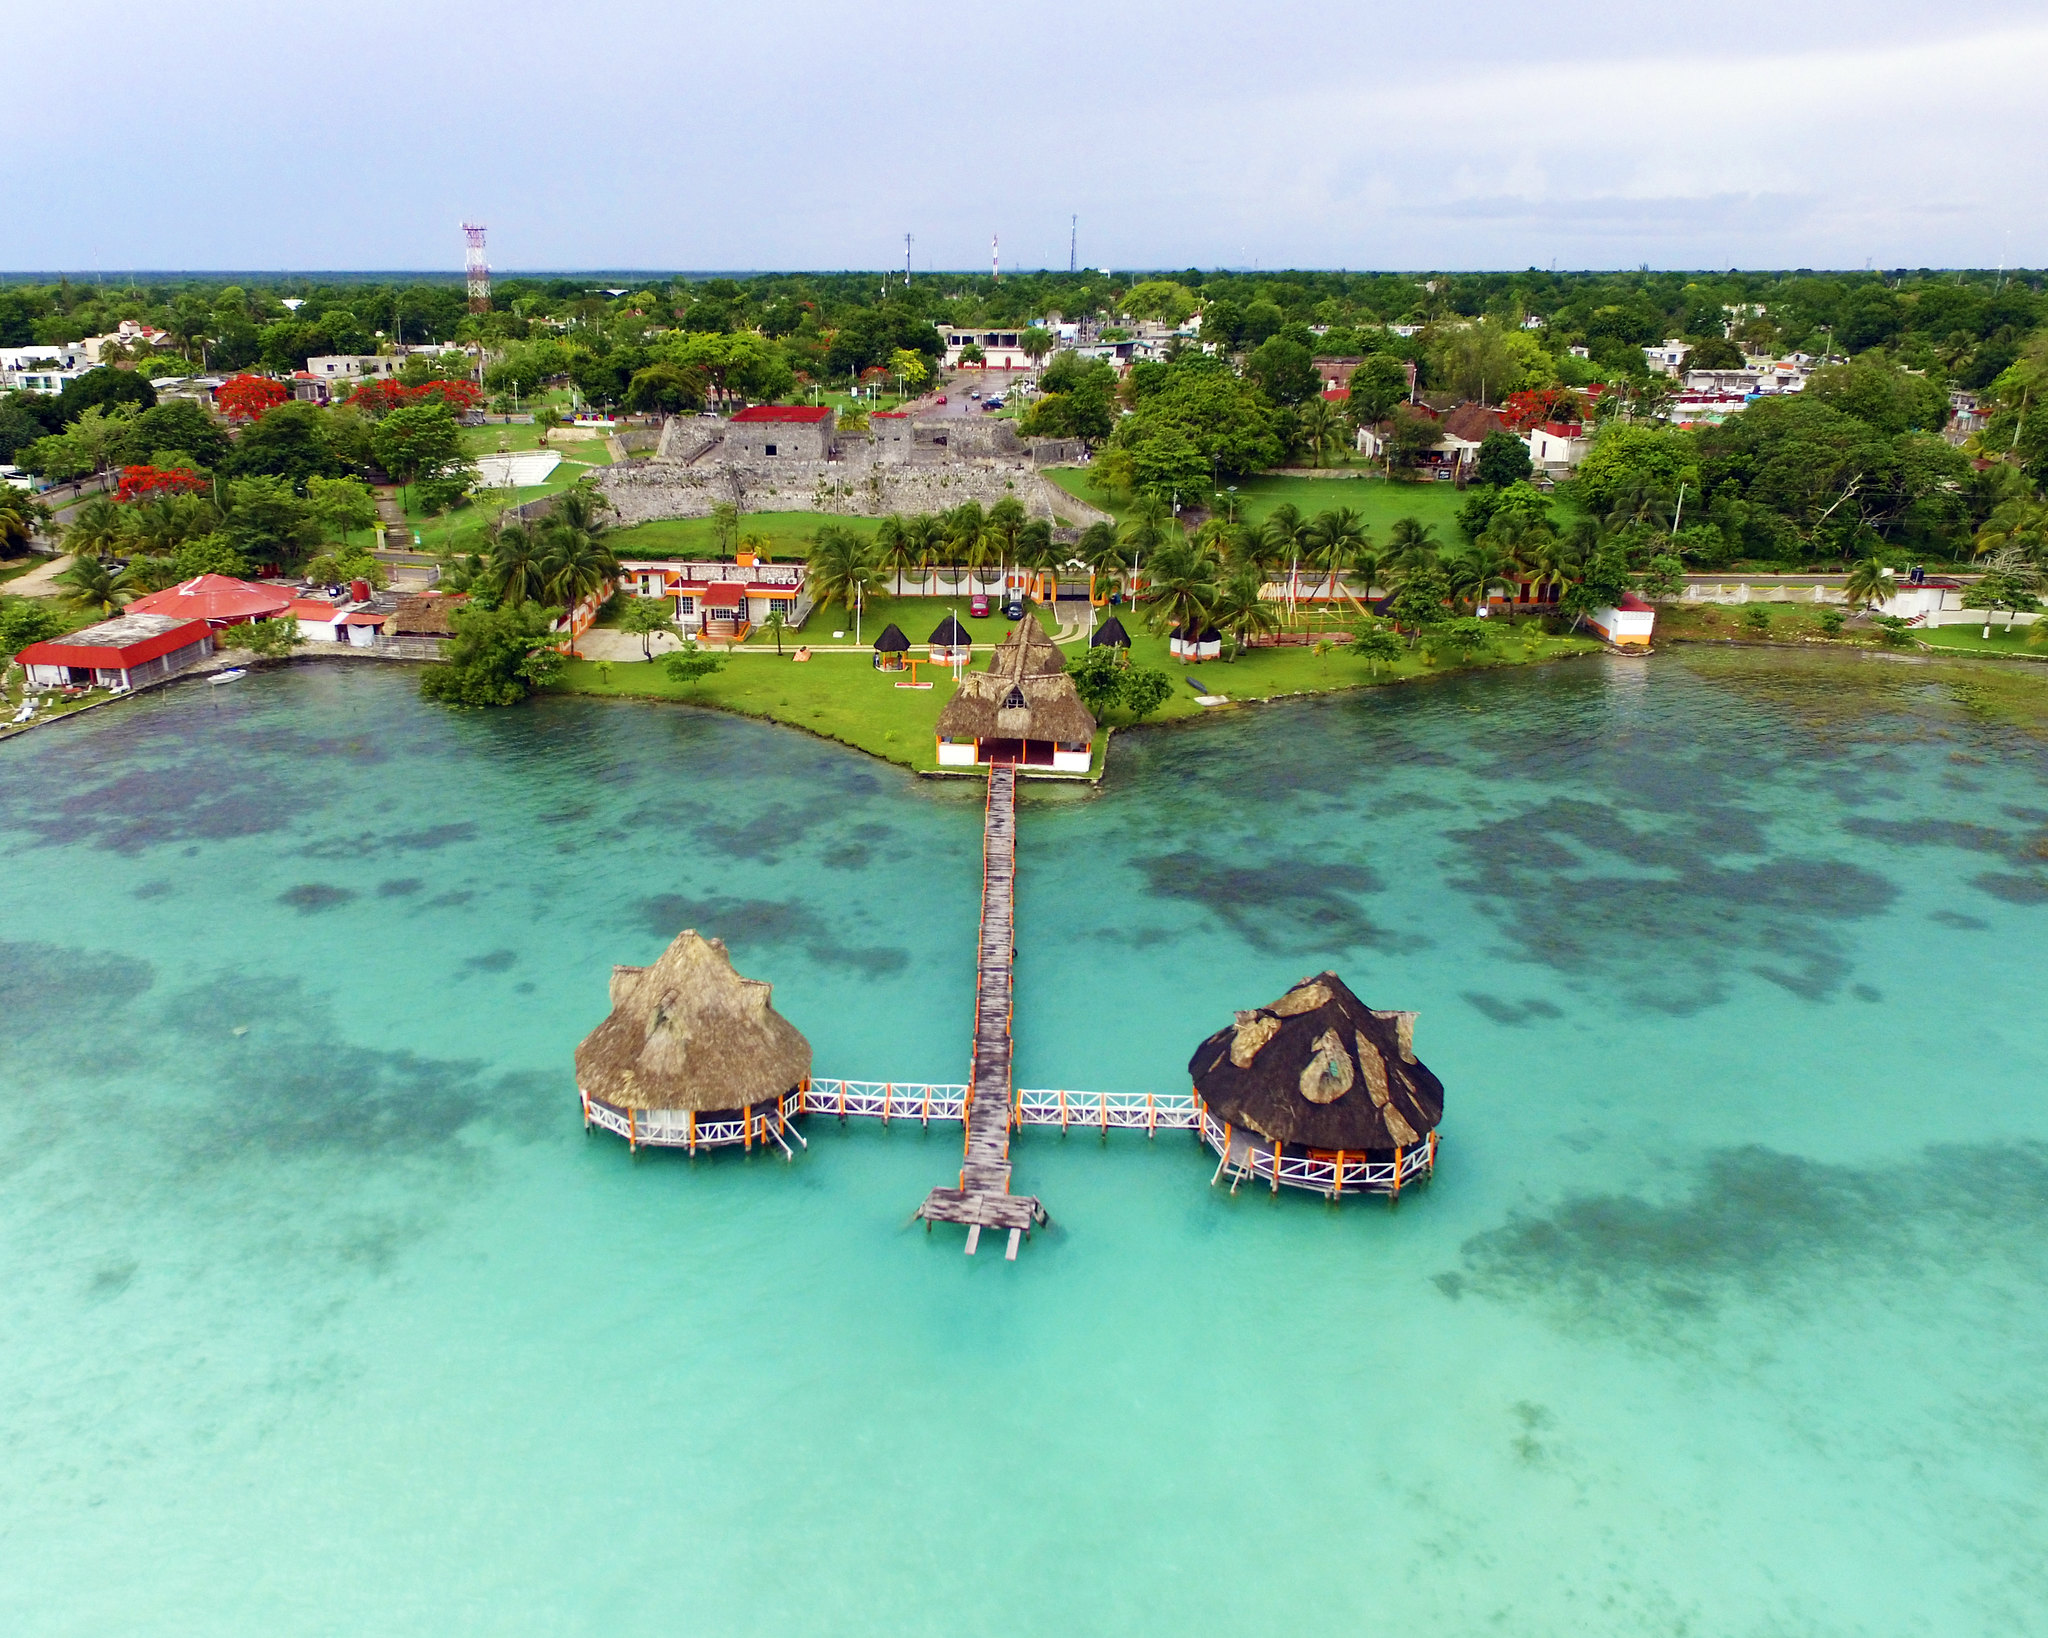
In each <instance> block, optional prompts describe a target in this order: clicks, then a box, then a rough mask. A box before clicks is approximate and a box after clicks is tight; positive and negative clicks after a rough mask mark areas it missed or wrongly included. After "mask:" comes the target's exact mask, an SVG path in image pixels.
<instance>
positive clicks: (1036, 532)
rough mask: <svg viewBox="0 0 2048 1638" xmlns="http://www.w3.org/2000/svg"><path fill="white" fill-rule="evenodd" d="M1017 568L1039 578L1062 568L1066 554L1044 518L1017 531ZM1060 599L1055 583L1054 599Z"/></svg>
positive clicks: (1035, 520)
mask: <svg viewBox="0 0 2048 1638" xmlns="http://www.w3.org/2000/svg"><path fill="white" fill-rule="evenodd" d="M1015 550H1016V553H1017V567H1018V568H1020V569H1022V570H1023V571H1024V572H1025V573H1026V574H1029V575H1033V576H1038V575H1045V574H1050V573H1051V572H1052V571H1053V570H1055V569H1057V568H1058V567H1059V566H1060V563H1061V561H1062V560H1063V556H1064V554H1063V553H1062V552H1061V550H1060V547H1059V545H1058V544H1057V543H1056V542H1055V541H1054V540H1053V538H1052V524H1051V523H1050V522H1048V521H1047V520H1046V519H1044V518H1033V519H1031V520H1030V521H1029V522H1028V523H1026V524H1024V525H1023V527H1021V528H1020V529H1018V531H1017V543H1016V547H1015ZM1058 597H1059V587H1058V585H1057V583H1055V585H1054V587H1053V598H1054V600H1055V601H1057V600H1058Z"/></svg>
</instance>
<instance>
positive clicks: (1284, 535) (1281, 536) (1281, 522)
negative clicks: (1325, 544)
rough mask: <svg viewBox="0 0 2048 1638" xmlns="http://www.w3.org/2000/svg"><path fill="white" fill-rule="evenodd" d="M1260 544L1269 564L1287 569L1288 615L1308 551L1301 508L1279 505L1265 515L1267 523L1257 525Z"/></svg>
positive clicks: (1307, 537) (1291, 505)
mask: <svg viewBox="0 0 2048 1638" xmlns="http://www.w3.org/2000/svg"><path fill="white" fill-rule="evenodd" d="M1259 540H1260V545H1261V547H1262V548H1263V550H1264V552H1265V553H1266V556H1267V559H1268V561H1270V562H1272V563H1273V564H1274V565H1276V566H1277V565H1279V564H1281V563H1285V564H1286V565H1287V606H1288V608H1289V610H1290V611H1291V610H1292V609H1293V607H1294V599H1295V594H1296V591H1297V586H1296V579H1297V577H1298V576H1299V574H1300V572H1301V558H1302V554H1303V552H1305V551H1306V550H1307V549H1308V542H1309V523H1308V519H1307V518H1305V517H1303V516H1302V515H1301V508H1300V507H1298V506H1296V505H1294V504H1293V503H1292V502H1290V501H1282V502H1281V503H1280V504H1279V505H1278V506H1276V507H1274V508H1273V510H1272V511H1270V512H1268V513H1267V514H1266V521H1265V522H1264V523H1262V524H1260V525H1259Z"/></svg>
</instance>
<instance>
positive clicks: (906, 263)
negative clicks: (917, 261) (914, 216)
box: [903, 233, 910, 290]
mask: <svg viewBox="0 0 2048 1638" xmlns="http://www.w3.org/2000/svg"><path fill="white" fill-rule="evenodd" d="M903 288H904V289H906V290H908V289H909V288H910V235H909V234H907V233H906V234H904V235H903Z"/></svg>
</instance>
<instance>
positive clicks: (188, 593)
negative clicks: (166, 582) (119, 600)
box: [128, 574, 292, 631]
mask: <svg viewBox="0 0 2048 1638" xmlns="http://www.w3.org/2000/svg"><path fill="white" fill-rule="evenodd" d="M291 605H292V594H291V593H290V592H287V591H280V590H278V589H277V588H276V587H274V586H252V585H251V584H250V583H249V582H248V581H246V580H235V579H232V578H230V577H229V576H227V575H224V574H202V575H200V576H198V577H197V578H195V579H192V580H187V581H184V582H183V583H182V584H180V585H176V586H173V587H171V588H170V589H169V590H168V591H160V592H151V593H150V595H149V596H147V597H138V598H137V599H136V600H135V601H134V602H132V603H130V604H129V605H128V612H129V613H130V614H168V615H171V616H173V617H174V618H176V619H180V620H204V621H205V622H206V623H207V625H208V626H209V627H211V628H212V629H213V630H215V631H219V630H220V629H221V628H222V627H223V626H239V625H241V624H243V623H244V622H245V621H249V620H269V619H273V618H275V617H276V616H277V615H280V614H282V613H284V612H285V610H286V609H288V608H290V607H291Z"/></svg>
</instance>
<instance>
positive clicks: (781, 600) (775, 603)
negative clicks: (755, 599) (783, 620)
mask: <svg viewBox="0 0 2048 1638" xmlns="http://www.w3.org/2000/svg"><path fill="white" fill-rule="evenodd" d="M795 609H796V601H795V599H794V598H789V597H771V598H769V599H768V612H769V613H770V614H781V615H788V614H790V613H793V612H794V611H795Z"/></svg>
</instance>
